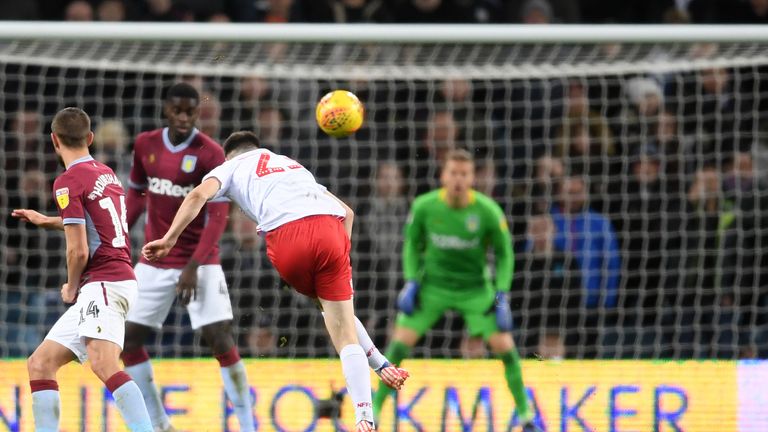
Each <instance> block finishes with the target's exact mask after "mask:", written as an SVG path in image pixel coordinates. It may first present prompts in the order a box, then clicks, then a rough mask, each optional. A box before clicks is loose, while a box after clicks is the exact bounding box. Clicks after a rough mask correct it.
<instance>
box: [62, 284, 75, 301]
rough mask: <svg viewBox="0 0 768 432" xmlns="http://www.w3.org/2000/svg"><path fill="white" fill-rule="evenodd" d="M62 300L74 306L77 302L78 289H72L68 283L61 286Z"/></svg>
mask: <svg viewBox="0 0 768 432" xmlns="http://www.w3.org/2000/svg"><path fill="white" fill-rule="evenodd" d="M61 299H62V300H64V303H67V304H72V303H74V302H75V300H77V287H73V288H70V286H69V284H68V283H65V284H64V285H62V286H61Z"/></svg>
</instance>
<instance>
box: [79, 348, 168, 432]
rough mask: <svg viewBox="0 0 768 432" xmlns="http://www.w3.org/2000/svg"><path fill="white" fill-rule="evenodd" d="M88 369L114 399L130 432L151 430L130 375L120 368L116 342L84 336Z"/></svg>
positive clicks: (138, 392)
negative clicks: (89, 366)
mask: <svg viewBox="0 0 768 432" xmlns="http://www.w3.org/2000/svg"><path fill="white" fill-rule="evenodd" d="M85 346H86V348H87V350H88V358H89V359H90V360H91V370H93V373H94V374H95V375H96V376H97V377H98V378H99V379H100V380H101V381H102V382H103V383H104V385H105V386H106V387H107V390H109V391H110V392H111V393H112V397H113V398H114V399H115V406H117V409H118V410H119V411H120V414H121V415H122V416H123V420H124V421H125V424H126V426H128V429H129V430H130V431H131V432H152V431H153V429H152V421H151V420H150V418H149V413H148V412H147V407H146V405H145V404H144V397H143V396H142V394H141V390H139V386H137V385H136V383H135V382H134V381H133V380H132V379H131V376H130V375H128V374H127V373H125V372H123V371H122V370H121V369H120V351H121V348H120V346H119V345H117V344H115V343H114V342H111V341H107V340H102V339H92V338H85Z"/></svg>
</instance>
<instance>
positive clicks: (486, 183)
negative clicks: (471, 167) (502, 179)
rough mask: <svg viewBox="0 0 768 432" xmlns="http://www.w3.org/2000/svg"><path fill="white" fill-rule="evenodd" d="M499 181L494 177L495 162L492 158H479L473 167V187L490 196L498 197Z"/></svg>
mask: <svg viewBox="0 0 768 432" xmlns="http://www.w3.org/2000/svg"><path fill="white" fill-rule="evenodd" d="M499 186H501V185H500V183H499V181H498V178H497V177H496V164H495V163H494V161H493V160H492V159H486V160H479V161H478V162H477V168H476V169H475V189H477V190H478V191H480V192H482V193H484V194H486V195H488V196H489V197H492V198H494V199H496V198H498V197H499V195H500V194H499V193H497V192H498V188H499Z"/></svg>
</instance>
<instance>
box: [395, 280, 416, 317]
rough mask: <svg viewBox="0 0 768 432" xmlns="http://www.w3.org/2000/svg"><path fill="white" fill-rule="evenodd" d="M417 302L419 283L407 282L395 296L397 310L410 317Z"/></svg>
mask: <svg viewBox="0 0 768 432" xmlns="http://www.w3.org/2000/svg"><path fill="white" fill-rule="evenodd" d="M418 301H419V283H418V282H416V281H408V282H406V283H405V285H404V286H403V289H402V290H400V294H398V296H397V308H398V309H400V311H402V312H403V313H404V314H406V315H411V314H413V312H414V311H415V310H416V306H417V303H418Z"/></svg>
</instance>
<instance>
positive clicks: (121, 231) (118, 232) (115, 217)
mask: <svg viewBox="0 0 768 432" xmlns="http://www.w3.org/2000/svg"><path fill="white" fill-rule="evenodd" d="M99 206H100V207H101V208H103V209H105V210H107V211H108V212H109V216H110V217H111V218H112V225H114V227H115V237H114V238H113V239H112V247H116V248H121V247H125V246H126V241H125V239H126V237H127V234H128V220H127V219H126V213H128V212H127V211H126V209H125V195H120V214H118V213H117V207H115V202H114V201H113V200H112V198H111V197H106V198H102V199H100V200H99Z"/></svg>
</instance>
